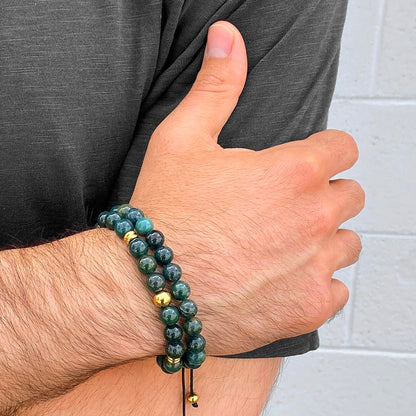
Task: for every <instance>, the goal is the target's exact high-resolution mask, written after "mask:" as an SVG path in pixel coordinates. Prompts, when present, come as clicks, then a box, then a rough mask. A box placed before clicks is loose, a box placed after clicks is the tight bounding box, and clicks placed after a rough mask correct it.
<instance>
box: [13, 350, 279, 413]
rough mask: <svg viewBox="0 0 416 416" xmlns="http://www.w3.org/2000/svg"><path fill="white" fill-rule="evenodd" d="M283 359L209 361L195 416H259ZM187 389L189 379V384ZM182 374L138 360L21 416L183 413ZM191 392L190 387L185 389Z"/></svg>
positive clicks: (198, 381)
mask: <svg viewBox="0 0 416 416" xmlns="http://www.w3.org/2000/svg"><path fill="white" fill-rule="evenodd" d="M280 364H281V358H263V359H223V358H216V357H208V358H207V360H206V361H205V363H204V365H203V366H201V368H199V369H198V371H196V372H195V373H194V377H195V391H196V392H197V393H198V394H199V395H200V400H199V407H198V409H194V408H193V407H192V406H188V407H187V410H186V414H187V415H188V413H189V415H190V416H191V415H194V414H195V416H212V415H224V416H240V415H244V416H259V414H260V412H261V410H262V409H263V407H264V405H265V403H266V401H267V399H268V397H269V395H270V392H271V390H272V387H273V384H274V382H275V380H276V375H277V373H278V371H279V368H280ZM186 385H187V386H189V380H188V379H187V380H186ZM180 389H181V374H180V372H179V373H176V374H164V373H162V372H161V371H160V368H159V367H158V366H157V364H156V362H155V359H154V358H148V359H145V360H140V361H134V362H130V363H127V364H125V365H121V366H117V367H113V368H109V369H106V370H103V371H100V372H99V373H97V374H95V375H94V376H93V377H91V378H90V379H89V380H87V381H86V382H85V383H83V384H81V385H79V386H77V387H76V388H75V389H73V390H72V391H70V392H69V393H68V394H65V395H63V396H61V397H57V398H55V399H53V400H50V401H48V402H46V403H40V404H39V405H37V406H34V407H32V408H31V409H25V410H22V412H19V414H18V415H19V416H56V415H57V414H62V412H63V411H65V413H66V414H68V415H69V414H70V415H71V416H84V415H96V414H97V415H98V414H99V415H101V416H112V415H114V414H118V415H131V416H133V415H134V416H146V415H149V414H150V415H154V416H160V415H165V414H172V415H179V414H182V394H181V390H180ZM187 391H189V387H187Z"/></svg>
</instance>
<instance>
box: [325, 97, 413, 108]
mask: <svg viewBox="0 0 416 416" xmlns="http://www.w3.org/2000/svg"><path fill="white" fill-rule="evenodd" d="M350 102H354V103H356V104H373V105H396V106H404V105H416V98H415V97H406V98H401V97H362V96H356V97H346V96H337V97H334V98H333V100H332V103H343V104H348V103H350Z"/></svg>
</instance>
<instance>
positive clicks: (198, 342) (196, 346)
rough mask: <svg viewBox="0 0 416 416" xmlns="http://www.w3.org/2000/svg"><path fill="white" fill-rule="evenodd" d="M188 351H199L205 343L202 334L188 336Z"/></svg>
mask: <svg viewBox="0 0 416 416" xmlns="http://www.w3.org/2000/svg"><path fill="white" fill-rule="evenodd" d="M186 345H187V347H188V351H190V352H201V351H202V350H203V349H204V348H205V345H206V341H205V338H204V337H203V336H202V335H197V336H195V337H190V338H188V340H187V341H186Z"/></svg>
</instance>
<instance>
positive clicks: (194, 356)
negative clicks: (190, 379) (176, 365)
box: [185, 351, 207, 369]
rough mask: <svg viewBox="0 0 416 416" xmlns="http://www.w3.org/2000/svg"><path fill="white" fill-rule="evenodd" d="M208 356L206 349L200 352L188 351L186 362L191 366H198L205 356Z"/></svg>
mask: <svg viewBox="0 0 416 416" xmlns="http://www.w3.org/2000/svg"><path fill="white" fill-rule="evenodd" d="M206 357H207V354H206V353H205V351H200V352H190V351H187V352H186V356H185V363H186V366H187V367H189V368H194V369H195V368H198V367H200V366H201V364H202V363H203V362H204V361H205V358H206Z"/></svg>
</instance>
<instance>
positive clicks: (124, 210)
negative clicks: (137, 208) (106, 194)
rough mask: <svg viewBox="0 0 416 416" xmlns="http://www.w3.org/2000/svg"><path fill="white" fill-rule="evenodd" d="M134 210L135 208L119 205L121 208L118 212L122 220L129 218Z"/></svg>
mask: <svg viewBox="0 0 416 416" xmlns="http://www.w3.org/2000/svg"><path fill="white" fill-rule="evenodd" d="M132 208H133V207H132V206H131V205H129V204H123V205H119V207H118V208H117V212H118V214H119V215H120V217H121V218H127V214H128V213H129V212H130V210H131V209H132Z"/></svg>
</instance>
